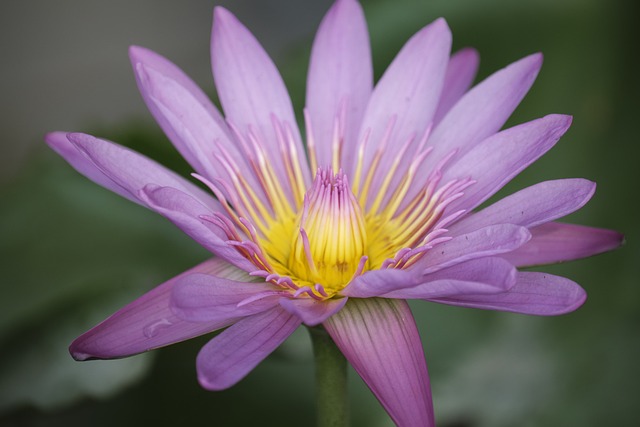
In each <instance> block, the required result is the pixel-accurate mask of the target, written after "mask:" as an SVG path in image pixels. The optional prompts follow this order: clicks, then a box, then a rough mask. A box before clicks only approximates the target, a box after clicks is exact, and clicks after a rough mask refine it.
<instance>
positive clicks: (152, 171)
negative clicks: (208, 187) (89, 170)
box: [67, 133, 222, 211]
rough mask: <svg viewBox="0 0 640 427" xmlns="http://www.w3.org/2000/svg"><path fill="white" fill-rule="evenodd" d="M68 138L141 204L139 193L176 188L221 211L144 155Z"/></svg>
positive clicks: (94, 140) (104, 143)
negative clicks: (147, 188) (152, 187)
mask: <svg viewBox="0 0 640 427" xmlns="http://www.w3.org/2000/svg"><path fill="white" fill-rule="evenodd" d="M67 138H69V141H71V143H72V144H73V145H74V146H75V147H76V148H77V149H78V150H80V151H81V152H82V153H83V154H84V155H86V156H87V157H88V159H89V160H90V161H91V162H92V163H93V164H94V165H95V167H96V168H98V170H100V171H101V172H102V173H103V174H104V175H106V176H107V177H108V178H109V179H110V180H111V181H113V182H114V184H115V185H117V186H118V187H120V188H122V191H126V192H127V193H129V194H130V195H131V196H132V197H134V198H136V199H137V200H140V195H139V191H140V190H142V189H143V188H144V187H145V186H146V185H149V184H151V185H159V186H162V187H173V188H175V189H177V190H180V191H182V192H184V193H186V194H188V195H190V196H191V197H193V198H194V199H196V200H198V201H199V202H200V203H202V204H203V205H204V206H207V207H208V208H209V209H211V210H212V211H220V210H222V207H221V206H220V203H218V202H217V201H216V200H215V199H214V198H213V197H212V196H210V195H209V194H207V193H205V192H204V191H202V190H201V189H200V188H198V187H197V186H195V185H194V184H192V183H190V182H189V181H187V180H186V179H184V178H182V177H181V176H179V175H178V174H176V173H175V172H173V171H171V170H169V169H167V168H165V167H164V166H161V165H160V164H158V163H156V162H154V161H153V160H151V159H149V158H148V157H145V156H143V155H142V154H139V153H136V152H135V151H132V150H130V149H128V148H126V147H123V146H121V145H118V144H114V143H113V142H109V141H106V140H104V139H100V138H96V137H93V136H91V135H87V134H83V133H70V134H68V135H67Z"/></svg>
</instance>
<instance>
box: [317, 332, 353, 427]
mask: <svg viewBox="0 0 640 427" xmlns="http://www.w3.org/2000/svg"><path fill="white" fill-rule="evenodd" d="M308 329H309V335H311V342H312V343H313V355H314V359H315V365H316V368H315V369H316V411H317V415H316V419H317V421H318V423H317V427H347V426H348V425H349V401H348V398H347V360H346V359H345V358H344V356H343V355H342V352H340V349H338V347H337V346H336V344H335V343H334V342H333V340H332V339H331V337H330V336H329V334H328V333H327V331H325V329H324V328H323V327H322V326H317V327H313V328H308Z"/></svg>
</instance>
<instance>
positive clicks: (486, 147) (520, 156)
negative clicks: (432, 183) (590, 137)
mask: <svg viewBox="0 0 640 427" xmlns="http://www.w3.org/2000/svg"><path fill="white" fill-rule="evenodd" d="M570 125H571V117H570V116H564V115H559V114H552V115H549V116H545V117H543V118H541V119H537V120H533V121H530V122H528V123H524V124H521V125H518V126H514V127H512V128H509V129H507V130H503V131H502V132H500V133H497V134H495V135H493V136H491V137H489V138H487V139H485V140H484V141H482V142H481V143H480V144H478V145H476V146H475V147H474V148H472V149H471V150H470V151H468V152H467V153H466V154H465V155H463V156H462V157H461V158H460V159H459V160H458V161H457V162H456V163H454V164H452V165H451V166H450V167H449V168H448V169H447V171H446V172H445V173H444V175H443V178H442V182H448V181H449V180H451V179H459V178H463V177H469V176H470V177H471V178H473V179H474V180H476V181H477V182H476V183H475V184H474V185H472V186H470V187H469V188H467V189H466V190H465V191H464V196H463V197H461V198H459V199H458V200H456V201H454V202H453V203H451V204H450V205H449V206H448V209H449V210H450V212H455V211H457V210H459V209H465V210H467V211H470V210H471V209H473V208H475V207H476V206H478V205H479V204H480V203H482V202H483V201H485V200H487V199H488V198H489V197H490V196H492V195H493V194H494V193H495V192H496V191H498V190H499V189H501V188H502V187H503V186H504V185H505V184H506V183H507V182H509V181H510V180H511V179H512V178H513V177H514V176H516V175H517V174H518V173H520V172H521V171H522V170H523V169H525V168H526V167H527V166H529V165H530V164H531V163H533V162H534V161H536V160H537V159H538V158H539V157H540V156H542V155H543V154H544V153H546V152H547V151H548V150H549V149H550V148H551V147H553V146H554V145H555V143H556V142H558V140H559V139H560V137H561V136H562V135H563V134H564V133H565V132H566V131H567V129H569V126H570Z"/></svg>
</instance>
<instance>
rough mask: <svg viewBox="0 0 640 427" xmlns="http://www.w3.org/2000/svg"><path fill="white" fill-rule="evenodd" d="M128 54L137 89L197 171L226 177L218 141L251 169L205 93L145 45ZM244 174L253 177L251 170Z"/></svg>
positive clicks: (235, 158)
mask: <svg viewBox="0 0 640 427" xmlns="http://www.w3.org/2000/svg"><path fill="white" fill-rule="evenodd" d="M129 57H130V58H131V64H132V65H133V70H134V73H135V76H136V82H137V83H138V88H139V89H140V93H141V94H142V97H143V98H144V101H145V102H146V104H147V106H148V107H149V110H150V111H151V113H152V114H153V116H154V117H155V119H156V121H157V122H158V124H159V125H160V127H162V130H163V131H164V133H165V134H166V135H167V136H168V137H169V139H170V140H171V142H172V143H173V145H174V146H175V147H176V148H177V149H178V151H179V152H180V154H182V157H184V158H185V159H186V160H187V161H188V162H189V163H190V164H191V166H193V168H194V169H195V171H196V172H198V173H199V174H201V175H203V176H205V177H207V178H209V179H210V180H211V179H214V178H218V177H226V176H225V174H224V172H225V169H224V167H223V166H222V165H221V163H220V161H219V160H218V158H217V156H219V155H220V154H221V150H220V148H219V145H220V146H222V147H224V148H223V149H224V151H225V152H226V153H228V154H229V155H230V156H231V158H232V159H233V161H234V162H235V163H236V164H238V165H241V166H243V168H244V169H245V170H247V171H248V170H250V169H249V168H248V166H247V165H246V162H244V160H243V157H242V155H241V154H240V152H239V151H238V149H237V147H236V144H232V143H231V142H230V141H231V136H230V133H229V129H228V127H227V124H226V123H225V122H224V119H223V118H222V116H221V115H220V113H219V112H218V110H217V108H216V107H215V106H214V105H213V103H212V102H211V100H210V99H209V98H208V97H207V95H205V94H204V92H202V90H201V89H200V88H199V87H198V86H197V85H196V84H195V83H194V82H193V81H192V80H191V79H190V78H189V77H188V76H187V75H186V74H185V73H184V72H183V71H182V70H180V69H179V68H178V67H177V66H176V65H174V64H173V63H171V62H170V61H169V60H167V59H166V58H164V57H162V56H160V55H158V54H157V53H155V52H152V51H150V50H148V49H145V48H142V47H139V46H132V47H131V48H130V49H129ZM246 178H247V179H248V180H249V181H250V182H253V181H252V176H251V174H250V173H249V174H247V176H246Z"/></svg>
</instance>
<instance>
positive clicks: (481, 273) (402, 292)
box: [342, 257, 516, 299]
mask: <svg viewBox="0 0 640 427" xmlns="http://www.w3.org/2000/svg"><path fill="white" fill-rule="evenodd" d="M515 274H516V270H515V268H514V267H513V266H512V265H511V264H510V263H509V262H507V261H505V260H503V259H501V258H493V257H486V258H479V259H474V260H471V261H466V262H463V263H460V264H457V265H455V266H453V267H449V268H445V269H442V270H439V271H437V272H435V273H431V274H427V275H424V276H422V277H420V276H416V275H413V276H411V275H409V274H408V272H407V271H406V270H395V269H387V270H376V271H371V272H367V273H365V274H363V275H362V276H359V277H357V278H356V279H354V280H353V282H351V283H350V284H349V286H347V287H346V288H345V289H344V290H343V291H342V294H343V295H348V296H351V297H356V298H371V297H376V296H378V297H383V298H400V299H414V298H415V299H430V298H443V297H450V296H456V295H464V294H483V293H497V292H502V291H505V290H507V289H509V288H510V287H511V286H513V285H514V283H515Z"/></svg>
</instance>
